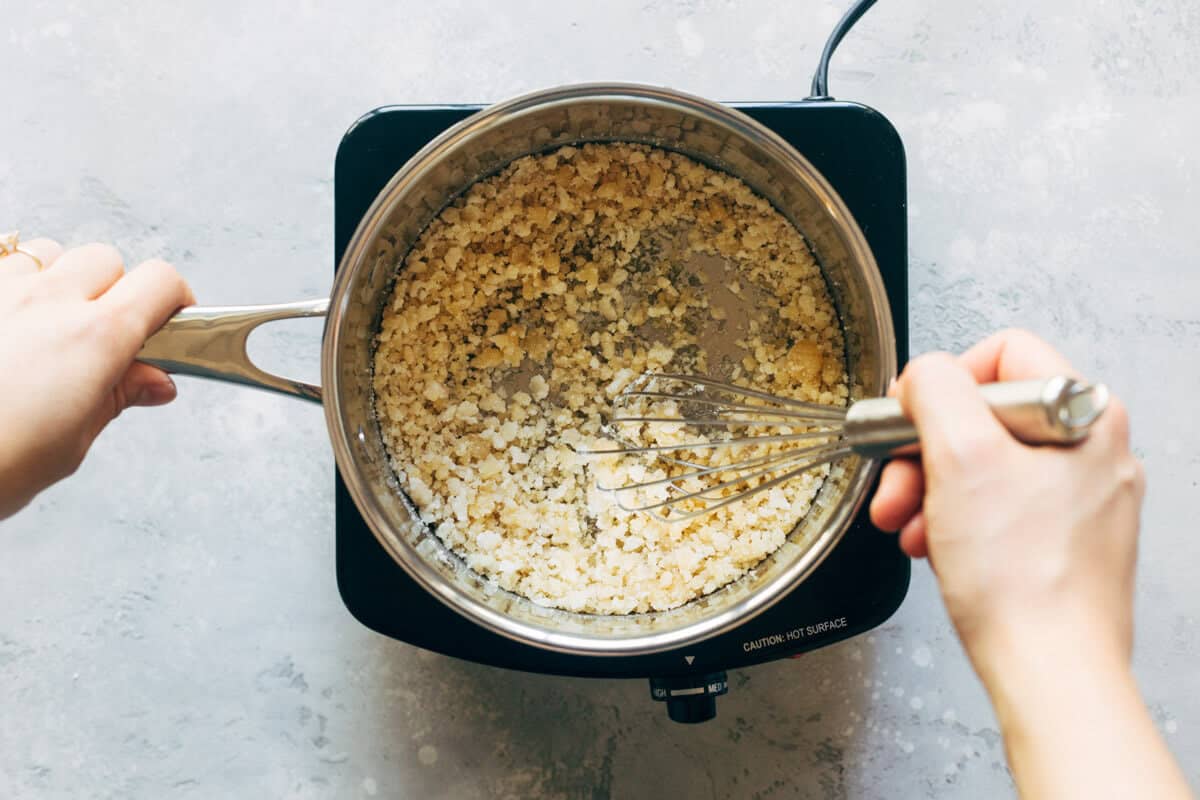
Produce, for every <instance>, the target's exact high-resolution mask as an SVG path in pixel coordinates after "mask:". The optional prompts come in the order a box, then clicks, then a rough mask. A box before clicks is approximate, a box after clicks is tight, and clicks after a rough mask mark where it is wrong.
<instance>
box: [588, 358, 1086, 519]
mask: <svg viewBox="0 0 1200 800" xmlns="http://www.w3.org/2000/svg"><path fill="white" fill-rule="evenodd" d="M979 391H980V393H981V394H982V395H983V397H984V399H985V400H986V401H987V403H988V405H989V406H990V407H991V409H992V412H993V413H994V414H995V415H996V417H997V419H999V420H1000V422H1001V423H1002V424H1003V425H1004V426H1005V427H1006V428H1008V430H1009V431H1010V432H1011V433H1012V434H1013V435H1014V436H1015V437H1016V438H1017V439H1019V440H1021V441H1023V442H1025V443H1027V444H1058V445H1070V444H1074V443H1076V442H1079V441H1082V440H1083V439H1084V438H1086V437H1087V433H1088V429H1089V428H1090V427H1091V425H1092V423H1094V422H1095V421H1096V420H1097V419H1098V418H1099V417H1100V415H1101V414H1102V413H1103V412H1104V409H1105V407H1106V406H1107V404H1108V390H1107V388H1106V387H1105V386H1104V385H1103V384H1098V383H1097V384H1085V383H1081V382H1078V381H1076V380H1074V379H1072V378H1068V377H1063V376H1056V377H1052V378H1046V379H1040V380H1030V381H1015V382H1005V383H993V384H987V385H984V386H980V387H979ZM609 428H610V432H611V434H612V436H613V438H615V439H616V440H617V442H618V443H619V444H620V446H619V447H616V448H610V449H594V450H589V451H586V454H587V455H596V456H617V457H634V458H636V459H639V462H637V463H635V464H634V465H633V466H632V467H630V468H629V469H628V470H626V471H625V472H622V471H620V470H618V474H621V475H627V476H628V479H629V480H628V482H626V483H623V484H621V485H617V486H611V487H604V486H601V487H600V488H602V489H604V490H606V491H609V492H611V493H612V494H613V495H614V496H615V497H616V500H617V503H618V505H620V507H621V508H623V509H625V510H628V511H647V512H652V513H654V514H656V515H657V516H659V517H660V518H662V519H666V520H669V521H682V520H686V519H691V518H693V517H697V516H699V515H701V514H706V513H708V512H710V511H713V510H715V509H717V508H720V507H722V506H726V505H729V504H730V503H735V502H738V501H740V500H744V499H745V498H747V497H750V496H752V495H755V494H758V493H760V492H765V491H768V490H770V489H772V488H774V487H776V486H779V485H781V484H783V483H785V482H787V481H789V480H792V479H793V478H796V477H798V476H800V475H801V474H803V473H805V472H807V471H809V470H812V469H814V468H817V467H820V466H822V465H824V464H828V463H831V462H834V461H837V460H838V459H841V458H844V457H846V456H849V455H851V454H857V455H860V456H866V457H868V458H880V457H883V456H886V455H888V454H890V453H893V452H895V451H896V450H899V449H901V448H905V447H909V446H911V445H913V444H915V443H917V441H918V438H917V430H916V428H915V427H914V426H913V424H912V422H911V421H910V420H909V419H908V418H907V417H905V416H904V413H903V410H902V409H901V407H900V403H899V402H898V401H897V400H895V399H893V398H889V397H881V398H869V399H863V400H858V401H856V402H854V403H852V404H851V405H850V406H849V407H846V408H842V407H837V406H829V405H822V404H818V403H809V402H804V401H801V400H793V399H791V398H787V397H780V396H777V395H772V394H768V393H766V392H760V391H756V390H754V389H749V388H746V387H743V386H736V385H734V384H730V383H724V382H721V381H717V380H713V379H711V378H704V377H696V376H688V375H671V374H653V373H647V374H645V375H643V376H641V377H640V378H639V379H638V380H636V381H635V382H634V383H633V384H631V385H630V386H629V387H627V388H626V389H625V390H624V391H622V392H621V393H620V394H619V395H618V396H617V398H616V400H615V401H614V404H613V418H612V420H611V421H610V423H609ZM647 459H649V462H647ZM647 463H650V464H654V465H655V467H656V468H654V469H651V470H649V472H650V473H651V476H650V477H648V478H647V472H648V470H647V469H646V464H647ZM622 479H623V480H624V478H622Z"/></svg>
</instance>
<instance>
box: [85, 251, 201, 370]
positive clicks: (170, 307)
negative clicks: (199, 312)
mask: <svg viewBox="0 0 1200 800" xmlns="http://www.w3.org/2000/svg"><path fill="white" fill-rule="evenodd" d="M96 302H97V303H99V304H101V306H102V307H103V311H104V313H106V314H114V315H116V316H118V317H119V318H121V319H123V320H125V321H126V322H127V323H128V326H127V327H128V329H129V330H130V332H131V335H132V336H133V337H134V338H135V339H136V341H131V342H128V343H127V344H128V345H129V346H130V347H132V348H133V349H134V351H135V352H136V351H137V349H139V348H140V347H141V346H142V343H143V342H145V341H146V339H147V338H149V337H150V334H152V333H154V332H155V331H156V330H158V329H159V328H161V327H162V326H163V324H164V323H165V322H166V321H167V320H168V319H170V318H171V315H172V314H174V313H175V312H176V311H178V310H179V309H180V308H183V307H184V306H190V305H192V304H193V303H195V302H196V298H195V297H194V296H193V295H192V290H191V288H190V287H188V285H187V283H186V282H185V281H184V280H183V278H182V277H181V276H180V275H179V273H178V272H177V271H176V270H175V268H174V267H173V266H171V265H170V264H168V263H167V262H165V261H161V260H159V259H151V260H150V261H146V262H144V263H142V264H139V265H138V267H137V268H136V269H133V270H130V272H129V273H128V274H127V275H125V277H123V278H121V280H119V281H117V282H116V284H114V285H113V287H112V288H111V289H109V290H108V291H107V292H105V293H104V294H103V295H102V296H101V297H100V298H99V299H98V300H97V301H96Z"/></svg>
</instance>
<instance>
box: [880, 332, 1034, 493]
mask: <svg viewBox="0 0 1200 800" xmlns="http://www.w3.org/2000/svg"><path fill="white" fill-rule="evenodd" d="M900 405H901V407H903V409H904V412H905V414H906V415H907V416H908V418H909V419H911V420H912V421H913V423H914V424H915V425H916V427H917V435H918V436H919V437H920V441H921V463H922V466H923V468H924V469H925V480H926V482H927V483H932V482H933V479H934V478H936V477H938V476H940V475H942V474H943V473H945V472H948V471H956V470H961V469H965V468H968V467H970V466H972V465H973V464H974V463H975V462H977V461H979V460H981V459H983V458H985V457H987V455H988V454H989V453H991V452H995V451H996V450H998V449H999V448H1001V447H1004V446H1005V445H1006V444H1009V443H1011V442H1012V441H1013V439H1012V436H1011V435H1010V434H1009V433H1008V431H1006V430H1005V429H1004V427H1003V426H1001V424H1000V422H999V421H998V420H997V419H996V417H995V415H994V414H992V410H991V409H990V408H989V407H988V405H987V403H986V402H984V399H983V395H982V394H980V392H979V387H978V385H977V384H976V383H975V379H974V378H973V377H972V376H971V373H970V372H968V371H967V369H966V367H964V366H963V365H962V364H961V363H959V361H958V359H956V358H954V357H953V356H951V355H949V354H947V353H929V354H927V355H923V356H921V357H919V358H917V359H915V360H913V361H912V362H910V363H909V364H908V366H907V367H905V369H904V374H903V375H902V376H901V378H900Z"/></svg>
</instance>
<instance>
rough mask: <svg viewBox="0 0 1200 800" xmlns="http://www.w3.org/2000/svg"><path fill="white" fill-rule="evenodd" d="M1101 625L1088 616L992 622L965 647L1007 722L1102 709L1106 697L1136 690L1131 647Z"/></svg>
mask: <svg viewBox="0 0 1200 800" xmlns="http://www.w3.org/2000/svg"><path fill="white" fill-rule="evenodd" d="M1099 622H1100V623H1103V622H1104V621H1099ZM1097 623H1098V621H1097V620H1095V619H1094V616H1091V615H1077V616H1075V617H1065V616H1064V617H1060V618H1058V619H1055V620H1053V621H1052V622H1051V621H1048V620H1046V619H1041V620H1038V621H1037V622H1029V621H1028V620H1025V621H1022V622H1021V623H1019V624H1012V623H1008V624H1006V623H993V624H991V625H990V626H989V630H988V631H987V633H986V636H980V637H977V639H976V641H974V642H972V643H971V645H969V646H968V648H967V652H968V655H969V656H970V658H971V661H972V663H973V664H974V666H975V670H976V671H977V672H978V673H979V677H980V679H981V681H982V682H983V685H984V688H985V689H986V690H987V692H988V695H989V696H990V697H991V699H992V703H993V705H994V706H995V708H996V715H997V718H998V720H999V721H1000V724H1001V727H1002V728H1004V729H1012V728H1015V727H1020V726H1023V725H1031V726H1045V724H1046V720H1045V719H1043V717H1050V716H1053V717H1055V718H1056V719H1058V720H1060V721H1061V720H1063V719H1064V715H1067V716H1071V715H1073V716H1075V717H1076V718H1082V717H1086V716H1089V715H1090V714H1091V713H1092V712H1093V711H1096V712H1099V713H1101V714H1102V713H1103V706H1104V705H1105V703H1107V702H1109V700H1111V699H1114V698H1116V697H1117V696H1121V697H1124V696H1127V695H1129V694H1133V695H1136V694H1137V688H1136V684H1135V682H1134V678H1133V671H1132V667H1131V665H1130V658H1129V649H1128V647H1127V646H1126V645H1124V644H1123V643H1122V641H1121V639H1120V637H1119V636H1118V635H1116V634H1115V633H1114V632H1113V631H1112V626H1111V625H1105V624H1097Z"/></svg>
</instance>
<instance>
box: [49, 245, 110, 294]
mask: <svg viewBox="0 0 1200 800" xmlns="http://www.w3.org/2000/svg"><path fill="white" fill-rule="evenodd" d="M124 272H125V262H124V261H123V260H122V258H121V254H120V253H118V252H117V249H116V248H115V247H113V246H111V245H107V244H85V245H83V246H82V247H73V248H71V249H70V250H68V251H67V252H65V253H63V254H62V255H61V256H59V257H58V260H57V261H55V262H54V269H52V270H49V271H47V272H46V279H47V281H52V282H53V283H54V284H55V285H57V286H60V287H63V288H64V289H66V290H67V291H71V292H75V293H77V294H79V295H82V296H83V297H86V298H87V299H88V300H94V299H95V298H97V297H99V296H100V295H102V294H104V292H105V291H106V290H107V289H108V287H110V286H112V285H113V284H114V283H116V282H117V281H118V280H119V279H120V278H121V275H122V273H124Z"/></svg>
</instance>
